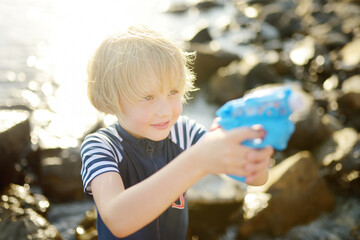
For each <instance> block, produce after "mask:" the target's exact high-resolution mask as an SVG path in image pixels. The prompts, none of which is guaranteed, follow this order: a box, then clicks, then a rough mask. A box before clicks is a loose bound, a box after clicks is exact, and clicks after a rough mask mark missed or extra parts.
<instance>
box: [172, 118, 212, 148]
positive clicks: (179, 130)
mask: <svg viewBox="0 0 360 240" xmlns="http://www.w3.org/2000/svg"><path fill="white" fill-rule="evenodd" d="M205 133H206V130H205V127H204V126H203V125H201V124H199V123H197V122H196V121H195V120H193V119H191V118H189V117H187V116H183V115H181V116H180V117H179V118H178V120H177V122H176V123H175V124H174V126H173V127H172V128H171V130H170V139H171V140H172V142H174V143H175V144H177V145H179V147H180V148H181V149H187V148H188V147H190V146H191V145H193V144H195V143H196V142H197V141H198V140H199V139H201V137H202V136H204V134H205Z"/></svg>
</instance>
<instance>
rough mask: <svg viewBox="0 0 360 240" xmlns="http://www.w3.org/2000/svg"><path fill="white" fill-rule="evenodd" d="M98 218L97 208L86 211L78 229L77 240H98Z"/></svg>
mask: <svg viewBox="0 0 360 240" xmlns="http://www.w3.org/2000/svg"><path fill="white" fill-rule="evenodd" d="M96 218H97V212H96V209H95V208H94V209H92V210H88V211H86V213H85V217H84V219H83V220H82V221H81V222H80V224H79V226H78V227H77V228H76V239H77V240H97V236H98V233H97V230H96Z"/></svg>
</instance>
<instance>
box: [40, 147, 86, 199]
mask: <svg viewBox="0 0 360 240" xmlns="http://www.w3.org/2000/svg"><path fill="white" fill-rule="evenodd" d="M41 158H42V159H41V176H40V185H41V188H42V190H43V193H44V195H45V196H46V197H48V198H49V199H50V200H51V201H54V202H66V201H73V200H80V199H84V197H85V194H84V192H83V190H82V189H83V185H82V181H81V177H80V170H81V158H80V150H79V148H68V149H47V150H43V151H42V153H41Z"/></svg>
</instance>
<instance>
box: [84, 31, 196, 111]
mask: <svg viewBox="0 0 360 240" xmlns="http://www.w3.org/2000/svg"><path fill="white" fill-rule="evenodd" d="M194 56H195V55H194V53H187V52H185V51H184V50H183V49H182V48H181V47H180V46H179V44H178V43H177V42H175V41H173V40H171V39H170V38H168V37H165V36H164V35H162V34H160V33H159V32H156V31H154V30H152V29H150V28H148V27H146V26H132V27H130V28H128V30H127V31H126V32H125V33H122V34H117V35H111V36H109V37H107V38H106V39H105V40H104V41H103V42H102V43H101V44H100V46H99V47H98V48H97V50H96V51H95V53H94V55H93V57H92V58H91V59H90V61H89V64H88V82H87V84H88V97H89V99H90V102H91V104H92V105H93V106H94V107H95V108H96V109H97V110H98V111H100V112H104V113H108V114H116V113H120V114H121V113H122V111H121V106H120V97H121V98H124V99H126V100H127V101H130V102H135V101H136V100H137V99H140V98H143V97H144V96H146V94H147V93H148V91H149V89H148V88H149V86H151V87H152V89H156V88H159V87H160V88H161V90H168V89H170V90H172V89H176V90H178V91H179V93H180V94H182V99H183V101H184V102H185V101H186V99H188V98H189V92H190V91H194V90H196V88H195V87H194V79H195V77H194V74H193V71H192V68H191V64H192V61H193V59H194ZM149 84H150V85H149Z"/></svg>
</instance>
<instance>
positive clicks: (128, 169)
mask: <svg viewBox="0 0 360 240" xmlns="http://www.w3.org/2000/svg"><path fill="white" fill-rule="evenodd" d="M205 132H206V131H205V128H204V127H203V126H201V125H199V124H197V123H196V122H195V121H193V120H191V119H189V118H187V117H184V116H180V117H179V119H178V120H177V122H176V123H175V125H174V126H173V127H172V128H171V130H170V134H169V136H168V137H167V138H166V139H164V140H161V141H152V140H149V139H136V138H135V137H134V136H132V135H131V134H129V133H128V132H126V131H125V130H124V129H123V128H122V127H121V126H120V124H119V123H116V124H113V125H111V126H109V127H107V128H102V129H99V130H98V131H96V132H95V133H92V134H90V135H88V136H87V137H86V138H85V140H84V142H83V144H82V146H81V157H82V169H81V176H82V180H83V185H84V191H85V193H86V194H88V195H92V191H91V186H90V182H91V181H92V180H93V179H94V178H95V177H96V176H98V175H100V174H102V173H105V172H117V173H119V174H120V176H121V178H122V180H123V183H124V186H125V188H129V187H131V186H132V185H134V184H136V183H138V182H140V181H142V180H144V179H145V178H147V177H149V176H150V175H152V174H153V173H155V172H156V171H158V170H159V169H161V168H162V167H164V166H165V165H166V164H167V163H169V162H170V161H171V160H173V159H174V158H175V157H176V156H177V155H179V154H180V153H181V152H183V151H184V150H186V149H187V148H189V147H190V146H191V145H193V144H195V143H196V142H197V141H199V140H200V139H201V138H202V137H203V136H204V134H205ZM187 223H188V217H187V201H186V197H185V195H182V196H180V197H179V199H178V201H176V202H175V203H173V205H172V206H171V207H170V208H169V209H168V210H166V211H165V212H164V213H163V214H162V215H161V216H160V217H159V218H157V219H156V220H154V221H153V222H152V223H150V224H149V225H147V226H146V227H144V228H143V229H141V230H139V231H138V232H136V233H135V234H133V235H131V236H129V237H127V238H125V239H152V238H151V237H149V236H153V237H154V239H158V238H159V237H161V238H160V239H185V234H186V228H187ZM97 227H98V234H99V240H100V239H118V238H115V237H114V236H113V235H112V234H111V233H110V231H109V230H108V229H107V227H106V226H105V225H104V223H103V222H102V220H101V217H100V216H99V215H98V219H97Z"/></svg>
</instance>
